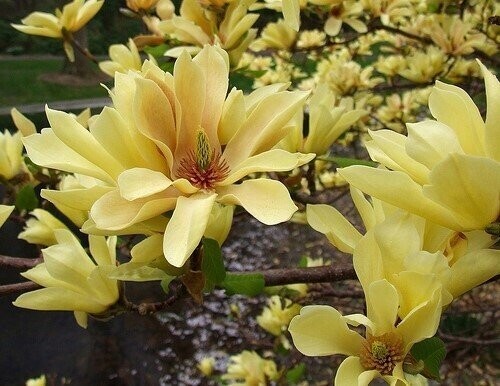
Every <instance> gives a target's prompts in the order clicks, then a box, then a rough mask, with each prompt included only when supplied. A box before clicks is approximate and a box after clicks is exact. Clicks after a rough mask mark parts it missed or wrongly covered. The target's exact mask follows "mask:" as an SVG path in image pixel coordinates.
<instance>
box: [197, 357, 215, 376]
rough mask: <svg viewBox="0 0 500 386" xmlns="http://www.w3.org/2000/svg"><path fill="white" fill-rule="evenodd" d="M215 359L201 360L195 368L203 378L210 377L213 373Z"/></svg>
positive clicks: (206, 358)
mask: <svg viewBox="0 0 500 386" xmlns="http://www.w3.org/2000/svg"><path fill="white" fill-rule="evenodd" d="M214 366H215V359H214V358H213V357H205V358H203V359H202V360H201V361H200V362H199V363H198V364H197V365H196V367H197V368H198V370H200V372H201V373H202V374H203V375H204V376H205V377H210V376H211V375H212V373H213V372H214Z"/></svg>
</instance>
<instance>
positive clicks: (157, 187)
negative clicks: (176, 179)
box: [118, 168, 172, 201]
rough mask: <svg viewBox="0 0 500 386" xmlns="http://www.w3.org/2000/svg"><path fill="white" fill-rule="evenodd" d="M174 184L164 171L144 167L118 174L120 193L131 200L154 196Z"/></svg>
mask: <svg viewBox="0 0 500 386" xmlns="http://www.w3.org/2000/svg"><path fill="white" fill-rule="evenodd" d="M171 185H172V181H171V180H170V179H169V178H167V177H166V176H165V175H164V174H163V173H160V172H155V171H154V170H150V169H144V168H133V169H128V170H125V171H124V172H123V173H121V174H120V175H119V176H118V188H119V189H120V195H121V196H122V197H123V198H124V199H126V200H129V201H133V200H135V199H138V198H144V197H149V196H152V195H153V194H156V193H160V192H162V191H164V190H165V189H167V188H168V187H169V186H171Z"/></svg>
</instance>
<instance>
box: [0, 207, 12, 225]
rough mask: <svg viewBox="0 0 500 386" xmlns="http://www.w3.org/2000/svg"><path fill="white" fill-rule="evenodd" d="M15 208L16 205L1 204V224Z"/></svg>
mask: <svg viewBox="0 0 500 386" xmlns="http://www.w3.org/2000/svg"><path fill="white" fill-rule="evenodd" d="M13 210H14V206H9V205H0V226H2V225H3V223H4V222H5V221H6V220H7V219H8V218H9V216H10V214H11V213H12V211H13Z"/></svg>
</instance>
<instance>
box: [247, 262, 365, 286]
mask: <svg viewBox="0 0 500 386" xmlns="http://www.w3.org/2000/svg"><path fill="white" fill-rule="evenodd" d="M240 273H242V274H244V273H257V274H261V275H262V276H264V281H265V283H266V287H270V286H275V285H286V284H296V283H331V282H335V281H342V280H351V279H356V278H357V277H356V272H355V271H354V267H352V266H347V267H334V266H331V265H326V266H323V267H309V268H279V269H269V270H267V271H257V272H240Z"/></svg>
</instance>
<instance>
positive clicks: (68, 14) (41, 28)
mask: <svg viewBox="0 0 500 386" xmlns="http://www.w3.org/2000/svg"><path fill="white" fill-rule="evenodd" d="M103 4H104V0H88V1H85V0H73V1H72V2H71V3H69V4H66V5H65V6H64V7H63V9H62V11H61V10H60V9H56V11H55V14H50V13H46V12H33V13H30V14H29V15H28V16H27V17H25V18H24V19H22V20H21V23H23V24H11V25H12V27H14V28H15V29H17V30H18V31H21V32H23V33H25V34H29V35H39V36H46V37H50V38H58V39H63V40H64V49H65V50H66V54H67V55H68V58H69V59H70V60H72V61H73V60H74V53H73V47H72V46H71V43H70V42H68V41H67V37H66V36H65V34H66V33H72V32H76V31H78V30H80V29H81V28H83V26H85V24H87V23H88V22H89V21H90V19H92V18H93V17H94V16H95V15H96V13H97V12H99V10H100V9H101V7H102V5H103Z"/></svg>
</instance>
